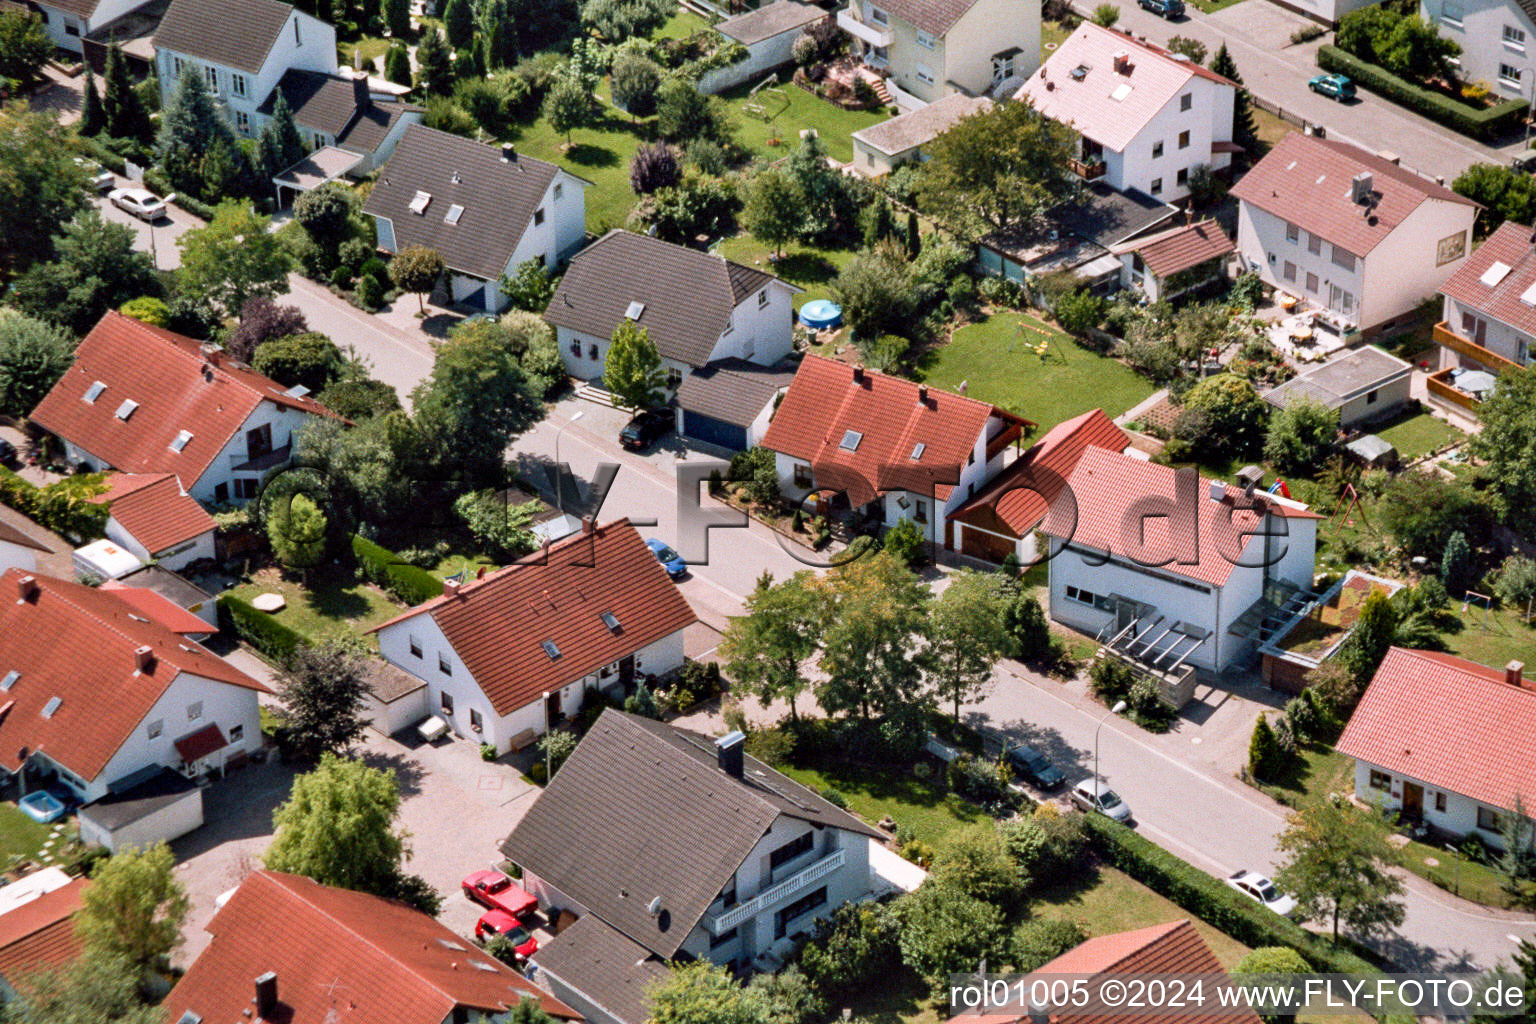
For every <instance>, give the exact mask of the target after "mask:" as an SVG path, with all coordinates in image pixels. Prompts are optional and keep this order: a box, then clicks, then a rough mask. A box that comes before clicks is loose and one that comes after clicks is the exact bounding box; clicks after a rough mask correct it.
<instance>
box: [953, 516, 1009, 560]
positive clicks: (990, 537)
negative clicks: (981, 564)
mask: <svg viewBox="0 0 1536 1024" xmlns="http://www.w3.org/2000/svg"><path fill="white" fill-rule="evenodd" d="M957 526H958V528H959V530H960V553H961V554H962V555H970V556H971V557H972V558H980V559H982V560H984V561H987V562H1001V561H1002V560H1003V559H1005V558H1007V557H1008V556H1009V555H1011V554H1016V553H1017V549H1018V541H1017V540H1016V539H1015V538H1012V537H1004V536H1002V535H1001V534H997V533H989V532H988V531H986V530H979V529H977V528H976V527H974V526H967V525H965V524H957Z"/></svg>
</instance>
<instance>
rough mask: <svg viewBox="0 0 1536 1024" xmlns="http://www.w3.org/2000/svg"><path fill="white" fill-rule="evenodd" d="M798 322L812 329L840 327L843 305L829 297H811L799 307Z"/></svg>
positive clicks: (823, 329)
mask: <svg viewBox="0 0 1536 1024" xmlns="http://www.w3.org/2000/svg"><path fill="white" fill-rule="evenodd" d="M800 322H801V323H802V324H804V325H805V326H807V327H809V328H811V330H813V331H825V330H830V329H831V328H833V327H841V326H842V323H843V307H842V306H839V305H838V304H837V303H835V302H833V301H831V300H830V299H812V300H811V301H810V302H807V303H806V304H805V305H803V306H801V307H800Z"/></svg>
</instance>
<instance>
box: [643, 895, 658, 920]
mask: <svg viewBox="0 0 1536 1024" xmlns="http://www.w3.org/2000/svg"><path fill="white" fill-rule="evenodd" d="M645 910H646V913H648V914H650V915H651V916H652V917H656V916H657V915H659V914H660V913H661V897H660V896H657V897H656V898H654V899H652V900H651V902H649V903H647V904H646V905H645Z"/></svg>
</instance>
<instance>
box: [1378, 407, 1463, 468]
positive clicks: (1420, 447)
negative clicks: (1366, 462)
mask: <svg viewBox="0 0 1536 1024" xmlns="http://www.w3.org/2000/svg"><path fill="white" fill-rule="evenodd" d="M1371 432H1372V433H1374V434H1379V435H1380V436H1381V437H1382V438H1383V439H1384V440H1386V441H1388V442H1390V443H1391V444H1392V446H1393V447H1394V448H1396V449H1397V454H1398V457H1399V458H1401V459H1402V460H1403V461H1404V462H1407V461H1409V460H1410V459H1416V458H1418V457H1419V456H1420V455H1426V454H1428V453H1429V452H1432V451H1434V450H1435V449H1436V448H1440V447H1442V446H1443V445H1447V444H1451V443H1453V442H1456V441H1464V440H1466V437H1467V435H1466V434H1463V433H1462V432H1461V431H1459V430H1457V429H1456V428H1455V427H1453V426H1451V425H1450V424H1449V423H1447V422H1445V420H1442V419H1438V418H1436V417H1434V416H1431V415H1430V414H1429V413H1427V412H1423V411H1421V410H1414V411H1412V412H1404V413H1400V414H1399V415H1397V416H1394V417H1393V418H1392V419H1391V420H1390V421H1388V422H1386V423H1383V424H1381V425H1379V426H1376V427H1373V428H1371Z"/></svg>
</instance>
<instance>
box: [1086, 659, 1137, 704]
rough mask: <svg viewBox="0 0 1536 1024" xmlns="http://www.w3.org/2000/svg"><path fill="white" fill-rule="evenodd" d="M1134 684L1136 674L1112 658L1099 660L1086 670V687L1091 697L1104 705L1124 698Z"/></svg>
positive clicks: (1127, 666)
mask: <svg viewBox="0 0 1536 1024" xmlns="http://www.w3.org/2000/svg"><path fill="white" fill-rule="evenodd" d="M1135 682H1136V673H1135V672H1134V671H1132V669H1131V667H1130V666H1129V665H1123V664H1121V663H1120V662H1118V661H1116V660H1115V659H1113V658H1099V659H1098V660H1097V661H1095V662H1094V663H1093V667H1092V668H1090V669H1089V670H1088V686H1089V688H1090V689H1091V690H1093V695H1094V696H1095V697H1097V698H1099V700H1101V701H1103V702H1104V703H1106V704H1113V703H1114V702H1115V701H1117V700H1120V699H1121V698H1123V697H1126V696H1128V695H1129V694H1130V692H1131V686H1132V685H1133V684H1134V683H1135Z"/></svg>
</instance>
